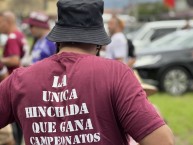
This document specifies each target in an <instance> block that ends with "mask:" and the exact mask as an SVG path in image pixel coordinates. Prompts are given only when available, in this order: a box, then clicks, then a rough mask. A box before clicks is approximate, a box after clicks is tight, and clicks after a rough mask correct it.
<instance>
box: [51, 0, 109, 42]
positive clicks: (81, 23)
mask: <svg viewBox="0 0 193 145" xmlns="http://www.w3.org/2000/svg"><path fill="white" fill-rule="evenodd" d="M57 7H58V20H57V22H56V24H55V26H54V27H53V29H52V30H51V32H50V33H49V34H48V36H47V38H48V39H49V40H50V41H54V42H80V43H89V44H96V45H107V44H109V43H110V42H111V40H110V38H109V36H108V35H107V33H106V31H105V28H104V24H103V18H102V15H103V11H104V2H103V1H102V0H59V1H58V3H57Z"/></svg>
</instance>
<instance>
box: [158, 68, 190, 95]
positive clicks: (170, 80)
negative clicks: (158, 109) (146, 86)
mask: <svg viewBox="0 0 193 145" xmlns="http://www.w3.org/2000/svg"><path fill="white" fill-rule="evenodd" d="M160 83H161V84H160V85H161V88H162V89H163V90H164V91H166V92H168V93H170V94H171V95H175V96H177V95H181V94H183V93H185V92H186V91H187V90H188V86H189V85H188V84H189V74H188V72H187V71H186V70H185V69H183V68H181V67H175V68H174V67H173V68H171V69H168V70H167V71H165V72H164V73H163V75H162V77H161V81H160Z"/></svg>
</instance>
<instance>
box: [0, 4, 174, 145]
mask: <svg viewBox="0 0 193 145" xmlns="http://www.w3.org/2000/svg"><path fill="white" fill-rule="evenodd" d="M103 5H104V2H103V1H102V0H92V1H90V0H85V1H82V0H77V1H68V0H59V1H58V4H57V6H58V20H57V22H56V24H55V26H54V28H53V29H52V30H51V31H50V26H49V17H48V16H47V15H45V14H43V13H39V12H32V13H31V14H30V15H29V18H28V19H26V20H24V21H23V22H24V23H26V24H28V26H29V29H30V32H31V35H32V36H33V38H34V43H33V45H32V48H31V49H30V47H29V45H28V43H27V39H26V37H25V35H24V34H23V33H22V32H21V31H20V30H19V28H18V27H17V25H16V17H15V15H14V14H13V13H12V12H8V11H6V12H3V13H0V33H2V34H6V35H7V37H8V39H7V41H6V44H5V45H4V47H3V55H2V57H1V59H0V78H1V81H2V82H1V83H0V106H1V107H0V118H1V119H0V128H3V127H4V128H3V129H1V130H0V145H21V144H22V139H23V138H24V140H25V144H26V145H30V144H34V145H35V144H37V145H48V144H52V145H59V144H61V145H62V144H100V145H110V144H111V145H119V144H120V145H122V144H124V145H128V144H129V142H131V141H130V139H129V138H130V137H132V138H133V139H134V140H135V141H136V142H138V143H139V144H140V145H155V144H156V145H173V144H174V141H173V135H172V132H171V130H170V129H169V127H168V126H167V125H166V124H165V122H164V120H163V119H162V117H161V116H160V115H159V114H158V113H157V111H156V109H155V108H154V106H153V105H152V104H151V103H150V102H149V101H148V100H147V94H146V93H145V91H144V89H143V88H142V86H141V84H140V82H139V80H138V79H137V77H136V76H135V74H134V73H133V71H132V69H131V68H132V65H133V64H134V62H135V59H136V56H135V53H134V47H133V45H132V42H131V41H129V40H127V39H126V37H125V35H124V34H123V32H122V31H123V29H124V23H123V22H122V21H121V20H120V19H119V18H118V17H116V16H114V15H113V16H112V18H111V19H110V21H109V23H108V26H109V33H110V37H111V39H110V37H109V36H108V35H107V33H106V32H105V29H104V25H103V20H102V14H103V9H104V8H103ZM85 14H86V15H87V16H85ZM93 18H94V19H93ZM101 49H104V50H105V56H104V57H106V58H109V59H106V58H101V57H97V56H99V55H100V50H101ZM95 55H96V56H95ZM111 59H113V60H111ZM21 66H24V67H21ZM32 84H33V85H32ZM41 96H42V97H41ZM10 123H11V125H10ZM23 134H24V135H23ZM3 135H4V136H3ZM2 136H3V137H2ZM135 144H137V143H135Z"/></svg>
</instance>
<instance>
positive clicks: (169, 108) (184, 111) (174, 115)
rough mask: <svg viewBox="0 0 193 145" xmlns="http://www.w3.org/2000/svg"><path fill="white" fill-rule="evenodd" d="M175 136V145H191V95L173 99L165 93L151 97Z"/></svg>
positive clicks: (192, 127) (192, 108)
mask: <svg viewBox="0 0 193 145" xmlns="http://www.w3.org/2000/svg"><path fill="white" fill-rule="evenodd" d="M149 99H150V101H151V102H152V103H153V104H155V105H156V106H157V107H158V108H159V109H160V111H161V113H162V115H163V117H164V118H165V119H166V120H167V122H168V125H169V126H170V127H171V129H172V130H173V132H174V134H175V136H176V145H192V144H193V137H192V136H193V107H192V106H193V105H192V104H193V93H187V94H185V95H183V96H180V97H173V96H170V95H167V94H165V93H157V94H155V95H153V96H151V97H150V98H149Z"/></svg>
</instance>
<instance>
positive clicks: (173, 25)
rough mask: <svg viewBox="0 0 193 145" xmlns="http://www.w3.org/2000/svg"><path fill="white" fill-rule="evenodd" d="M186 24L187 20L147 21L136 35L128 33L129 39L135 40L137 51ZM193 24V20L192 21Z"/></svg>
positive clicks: (192, 24)
mask: <svg viewBox="0 0 193 145" xmlns="http://www.w3.org/2000/svg"><path fill="white" fill-rule="evenodd" d="M185 25H186V21H185V20H170V21H155V22H148V23H145V24H144V25H143V26H142V27H141V28H140V29H139V30H138V31H137V32H136V33H135V35H131V34H128V35H127V37H128V39H131V40H132V41H133V44H134V45H135V48H136V51H140V50H141V49H142V48H144V47H146V46H147V45H149V44H150V43H151V42H152V41H154V40H156V39H158V38H161V37H163V36H165V35H166V34H169V33H171V32H174V31H176V30H180V29H182V28H183V27H184V26H185ZM190 25H191V26H193V21H192V20H191V21H190Z"/></svg>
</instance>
